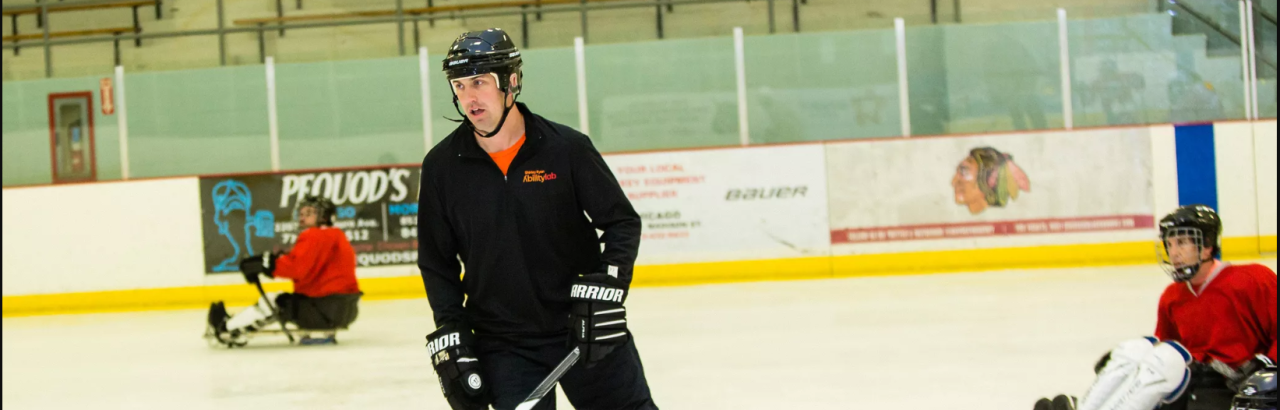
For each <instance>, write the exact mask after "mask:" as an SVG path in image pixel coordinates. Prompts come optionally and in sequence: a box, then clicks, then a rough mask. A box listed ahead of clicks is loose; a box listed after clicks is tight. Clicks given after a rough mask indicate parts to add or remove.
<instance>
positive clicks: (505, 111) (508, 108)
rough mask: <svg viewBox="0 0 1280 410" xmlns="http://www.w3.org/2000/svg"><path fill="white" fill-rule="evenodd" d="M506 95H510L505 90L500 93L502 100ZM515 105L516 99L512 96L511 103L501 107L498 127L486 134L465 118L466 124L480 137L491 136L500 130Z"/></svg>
mask: <svg viewBox="0 0 1280 410" xmlns="http://www.w3.org/2000/svg"><path fill="white" fill-rule="evenodd" d="M508 95H511V94H508V93H505V92H504V93H502V100H503V101H506V100H507V96H508ZM516 95H517V96H519V95H520V94H518V93H517V94H516ZM515 106H516V99H515V98H512V99H511V105H509V106H506V107H503V109H502V119H501V120H499V121H498V127H497V128H494V129H493V131H491V132H489V133H488V134H483V133H481V131H480V129H479V128H476V126H475V124H472V123H471V120H467V126H468V127H471V131H473V132H475V134H476V135H479V136H480V138H493V136H494V135H498V132H499V131H502V125H503V124H506V123H507V115H508V114H511V108H512V107H515Z"/></svg>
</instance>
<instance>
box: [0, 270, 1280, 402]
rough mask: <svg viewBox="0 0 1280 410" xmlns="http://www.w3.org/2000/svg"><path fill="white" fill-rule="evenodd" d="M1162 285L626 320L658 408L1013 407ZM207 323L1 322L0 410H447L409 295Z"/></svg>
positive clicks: (945, 290) (1036, 393) (662, 305)
mask: <svg viewBox="0 0 1280 410" xmlns="http://www.w3.org/2000/svg"><path fill="white" fill-rule="evenodd" d="M1261 262H1262V263H1264V264H1265V265H1267V266H1270V267H1271V268H1272V269H1275V267H1276V259H1274V258H1270V259H1267V260H1263V261H1261ZM1168 283H1169V279H1168V278H1167V277H1166V276H1165V275H1164V273H1163V272H1162V271H1160V270H1159V269H1158V268H1157V267H1155V266H1153V265H1142V266H1121V267H1104V268H1072V269H1047V270H1014V271H1001V272H987V273H969V274H940V275H923V276H896V277H876V278H852V279H833V280H812V281H791V282H761V283H744V284H728V285H708V286H692V287H670V288H640V289H636V290H635V291H634V293H633V295H632V296H631V298H630V299H629V300H628V306H629V311H628V315H629V317H630V318H631V327H632V329H633V331H634V333H635V334H636V337H637V343H638V346H639V348H640V352H641V355H642V357H643V359H644V364H645V368H646V370H647V374H648V379H649V382H650V385H651V387H652V390H653V394H654V398H655V400H656V402H657V403H658V405H659V406H660V407H661V408H663V409H698V410H706V409H733V410H749V409H770V410H775V409H956V410H995V409H1001V410H1003V409H1011V410H1024V409H1030V408H1031V405H1032V404H1033V403H1034V401H1035V400H1036V399H1037V398H1039V397H1041V396H1048V395H1052V394H1057V393H1062V392H1068V393H1074V394H1081V393H1083V391H1084V390H1085V389H1086V388H1087V387H1088V385H1089V383H1090V382H1091V381H1092V376H1093V374H1092V367H1093V363H1094V362H1095V361H1096V360H1097V358H1098V357H1099V356H1100V355H1101V354H1102V353H1104V352H1106V351H1107V350H1108V349H1110V348H1111V347H1113V346H1114V345H1116V344H1117V343H1118V342H1120V341H1123V340H1126V339H1130V338H1134V337H1139V336H1143V335H1147V334H1150V333H1152V332H1153V331H1154V326H1155V316H1156V302H1157V300H1158V299H1159V296H1160V293H1161V290H1162V289H1163V288H1164V287H1165V286H1166V285H1167V284H1168ZM236 308H239V307H238V306H237V307H233V309H232V310H235V309H236ZM205 313H206V312H205V311H204V310H183V311H156V312H141V313H112V314H92V315H65V316H36V317H20V318H5V319H4V320H3V334H4V337H3V342H4V343H3V348H4V349H3V350H4V356H3V364H4V373H3V380H4V390H3V393H4V394H3V396H4V398H3V407H4V408H5V409H8V410H12V409H94V410H99V409H152V408H174V409H236V410H250V409H264V410H280V409H427V410H447V409H448V405H447V404H445V402H444V400H443V398H442V397H441V395H440V391H439V388H438V385H437V383H436V380H435V376H434V374H433V373H432V371H431V365H430V364H429V362H428V358H427V350H426V348H425V347H423V345H424V336H425V335H426V334H427V333H428V332H430V331H431V328H432V324H431V319H430V318H431V311H430V307H429V306H428V304H427V301H426V299H424V298H420V299H412V300H392V301H366V302H364V303H363V304H362V306H361V313H360V318H359V320H358V321H357V322H356V323H355V324H354V325H353V326H352V328H351V330H350V331H349V332H346V333H343V334H341V335H340V336H339V341H340V342H341V344H340V345H337V346H288V345H286V343H285V342H284V339H283V337H280V338H275V339H256V340H254V341H253V342H252V343H251V344H250V346H249V347H248V348H244V349H235V350H226V349H219V348H210V347H209V346H208V345H207V344H205V341H204V340H203V339H201V338H200V336H201V334H202V332H203V330H204V320H205ZM559 408H560V409H571V408H572V407H571V406H570V405H569V404H568V402H567V401H566V400H564V398H563V397H560V398H559Z"/></svg>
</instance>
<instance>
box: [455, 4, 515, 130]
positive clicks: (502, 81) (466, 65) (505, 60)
mask: <svg viewBox="0 0 1280 410" xmlns="http://www.w3.org/2000/svg"><path fill="white" fill-rule="evenodd" d="M523 65H524V60H522V59H521V58H520V50H519V49H518V48H516V43H515V42H514V41H512V40H511V36H508V35H507V32H506V31H503V30H502V29H500V28H491V29H488V30H484V31H470V32H466V33H463V34H462V35H461V36H458V39H457V40H453V45H452V46H450V47H449V54H447V55H446V56H445V58H444V75H445V78H446V79H447V80H448V81H449V82H450V84H449V89H450V90H452V89H453V83H452V82H453V80H454V79H458V78H467V77H474V76H477V75H484V74H492V75H493V76H495V77H497V80H498V83H497V84H498V88H499V89H500V90H502V93H503V104H506V96H507V95H513V96H515V98H519V96H520V89H521V86H522V85H523V82H524V81H523V80H524V74H523V72H522V71H521V70H520V68H521V67H523ZM512 74H515V75H516V78H517V79H518V80H517V82H516V83H515V84H512V83H511V75H512ZM512 104H513V105H512V106H513V107H514V104H515V101H514V99H513V101H512ZM453 108H454V109H455V110H457V111H458V114H459V115H462V118H463V119H462V120H461V121H459V122H462V123H464V124H466V125H467V126H468V127H470V128H471V129H472V130H473V131H474V130H476V129H475V127H474V126H472V124H471V121H470V120H468V119H467V116H466V115H465V114H463V113H462V108H461V107H458V95H457V94H456V93H454V95H453ZM503 108H504V109H503V111H502V121H500V122H498V127H497V128H495V129H494V130H493V131H492V132H489V133H488V135H483V137H485V138H489V137H492V136H494V135H495V134H497V133H498V130H500V129H502V124H504V123H506V121H507V114H509V113H510V112H511V108H512V107H503Z"/></svg>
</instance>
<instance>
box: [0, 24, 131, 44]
mask: <svg viewBox="0 0 1280 410" xmlns="http://www.w3.org/2000/svg"><path fill="white" fill-rule="evenodd" d="M132 32H134V30H133V27H111V28H95V29H91V30H72V31H55V32H51V33H49V38H63V37H84V36H94V35H102V34H117V33H132ZM43 38H44V33H35V34H19V35H9V36H4V38H3V41H5V42H10V41H13V42H17V41H22V40H40V39H43Z"/></svg>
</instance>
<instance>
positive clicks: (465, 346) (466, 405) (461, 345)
mask: <svg viewBox="0 0 1280 410" xmlns="http://www.w3.org/2000/svg"><path fill="white" fill-rule="evenodd" d="M474 346H475V334H473V333H471V329H470V328H468V327H466V326H462V325H459V324H454V323H446V324H445V325H444V326H440V328H439V329H436V331H435V332H432V333H431V334H429V335H427V350H428V351H430V352H431V366H432V367H434V368H435V371H436V378H437V380H439V381H440V390H442V391H444V397H445V399H446V400H448V401H449V407H450V408H452V409H453V410H487V409H488V408H489V403H490V400H489V395H488V390H489V389H488V387H489V386H488V385H487V384H486V383H485V381H484V377H483V376H481V375H480V360H479V359H477V358H476V355H475V353H474V350H473V349H474Z"/></svg>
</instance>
